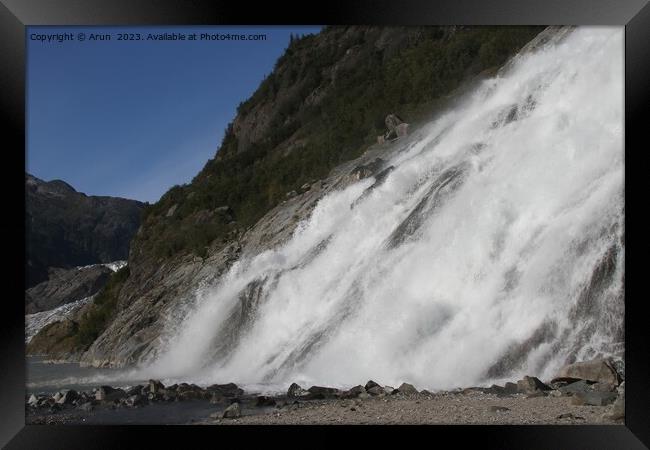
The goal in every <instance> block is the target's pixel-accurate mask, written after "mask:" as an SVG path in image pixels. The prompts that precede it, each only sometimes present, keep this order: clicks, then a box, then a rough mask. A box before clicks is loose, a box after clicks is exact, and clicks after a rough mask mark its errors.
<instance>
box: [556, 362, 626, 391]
mask: <svg viewBox="0 0 650 450" xmlns="http://www.w3.org/2000/svg"><path fill="white" fill-rule="evenodd" d="M561 379H576V380H588V381H592V382H594V383H596V382H599V383H608V384H611V385H614V386H618V384H619V383H620V381H621V377H620V376H619V374H618V373H617V372H616V369H615V368H614V365H613V363H612V361H610V360H608V359H595V360H592V361H585V362H577V363H574V364H569V365H567V366H564V367H563V368H562V369H560V371H559V372H558V374H557V375H556V376H555V378H554V380H561Z"/></svg>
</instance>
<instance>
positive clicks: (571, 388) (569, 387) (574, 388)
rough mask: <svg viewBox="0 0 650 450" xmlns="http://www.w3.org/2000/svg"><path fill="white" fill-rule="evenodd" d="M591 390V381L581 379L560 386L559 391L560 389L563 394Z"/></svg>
mask: <svg viewBox="0 0 650 450" xmlns="http://www.w3.org/2000/svg"><path fill="white" fill-rule="evenodd" d="M590 390H591V383H589V382H587V381H585V380H579V381H576V382H574V383H569V384H566V385H564V386H561V387H559V388H558V391H560V392H561V393H562V394H563V395H575V394H579V393H584V392H589V391H590Z"/></svg>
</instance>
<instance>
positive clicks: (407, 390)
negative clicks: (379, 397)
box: [393, 383, 419, 395]
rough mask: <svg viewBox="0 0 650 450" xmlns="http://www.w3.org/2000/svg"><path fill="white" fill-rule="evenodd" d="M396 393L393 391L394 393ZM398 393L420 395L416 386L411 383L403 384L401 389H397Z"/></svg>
mask: <svg viewBox="0 0 650 450" xmlns="http://www.w3.org/2000/svg"><path fill="white" fill-rule="evenodd" d="M394 392H395V391H393V393H394ZM397 392H399V393H400V394H403V395H417V394H419V392H418V390H417V389H415V386H413V385H412V384H409V383H402V384H401V385H400V387H398V388H397Z"/></svg>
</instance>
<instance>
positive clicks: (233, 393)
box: [205, 383, 244, 397]
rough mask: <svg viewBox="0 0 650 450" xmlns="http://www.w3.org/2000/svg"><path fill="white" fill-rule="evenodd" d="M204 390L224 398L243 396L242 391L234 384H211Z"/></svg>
mask: <svg viewBox="0 0 650 450" xmlns="http://www.w3.org/2000/svg"><path fill="white" fill-rule="evenodd" d="M205 390H206V391H208V392H211V393H218V394H221V395H222V396H224V397H239V396H241V395H243V394H244V390H243V389H241V388H240V387H239V386H237V385H236V384H235V383H227V384H213V385H212V386H208V387H207V388H206V389H205Z"/></svg>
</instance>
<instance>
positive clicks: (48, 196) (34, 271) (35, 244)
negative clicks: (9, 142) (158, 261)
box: [25, 174, 144, 300]
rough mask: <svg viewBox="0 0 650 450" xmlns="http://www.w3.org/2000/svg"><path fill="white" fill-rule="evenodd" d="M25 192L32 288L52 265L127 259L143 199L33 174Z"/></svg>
mask: <svg viewBox="0 0 650 450" xmlns="http://www.w3.org/2000/svg"><path fill="white" fill-rule="evenodd" d="M25 191H26V192H25V194H26V201H25V206H26V211H25V224H26V241H27V242H26V244H27V248H26V255H27V267H26V283H27V286H26V288H31V287H34V286H35V285H37V284H38V283H41V282H43V281H46V280H47V279H48V277H49V270H50V268H59V269H70V268H73V267H76V266H85V265H90V264H96V263H109V262H112V261H117V260H125V259H127V256H128V253H129V244H130V242H131V239H132V237H133V236H134V235H135V233H136V231H137V230H138V227H139V226H140V216H141V212H142V209H143V207H144V204H143V203H141V202H138V201H135V200H127V199H124V198H116V197H99V196H89V195H86V194H83V193H81V192H77V191H76V190H75V189H74V188H73V187H72V186H70V185H69V184H67V183H65V182H64V181H61V180H53V181H48V182H46V181H43V180H40V179H38V178H36V177H34V176H32V175H29V174H25ZM75 300H78V299H75Z"/></svg>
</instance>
